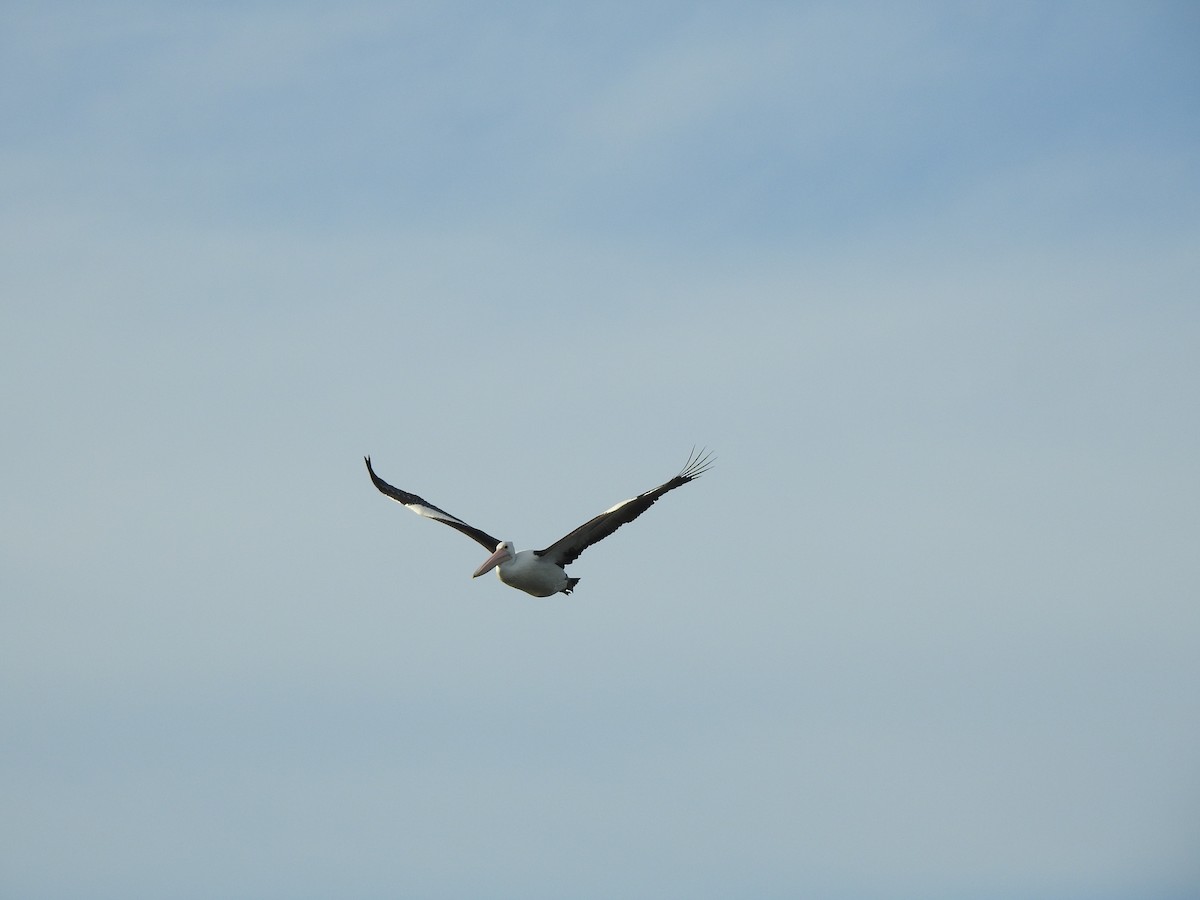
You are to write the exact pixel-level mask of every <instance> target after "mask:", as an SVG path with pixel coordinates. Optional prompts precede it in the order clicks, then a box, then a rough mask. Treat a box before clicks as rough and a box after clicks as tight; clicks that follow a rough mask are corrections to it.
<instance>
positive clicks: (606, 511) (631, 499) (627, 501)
mask: <svg viewBox="0 0 1200 900" xmlns="http://www.w3.org/2000/svg"><path fill="white" fill-rule="evenodd" d="M636 499H637V497H630V498H629V499H628V500H622V501H621V502H620V503H618V504H617V505H616V506H610V507H609V508H608V509H606V510H605V511H604V512H602V513H600V515H602V516H607V515H608V514H609V513H612V512H616V511H617V510H618V509H620V508H621V507H622V506H624V505H625V504H626V503H632V502H633V501H634V500H636Z"/></svg>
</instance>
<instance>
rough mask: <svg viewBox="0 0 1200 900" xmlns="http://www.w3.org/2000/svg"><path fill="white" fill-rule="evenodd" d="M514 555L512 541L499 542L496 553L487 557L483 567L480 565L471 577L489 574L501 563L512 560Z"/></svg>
mask: <svg viewBox="0 0 1200 900" xmlns="http://www.w3.org/2000/svg"><path fill="white" fill-rule="evenodd" d="M514 553H515V551H514V549H513V543H512V541H501V542H500V543H499V544H497V545H496V552H495V553H493V554H492V555H491V556H489V557H488V558H487V559H485V560H484V561H483V565H481V566H480V567H479V568H478V569H476V570H475V574H474V575H472V576H471V577H472V578H478V577H479V576H480V575H482V574H484V573H485V572H490V571H491V570H492V569H494V568H496V566H498V565H500V564H501V563H505V562H508V561H509V560H510V559H512V558H513V555H514Z"/></svg>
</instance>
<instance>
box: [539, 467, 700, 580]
mask: <svg viewBox="0 0 1200 900" xmlns="http://www.w3.org/2000/svg"><path fill="white" fill-rule="evenodd" d="M712 464H713V458H712V454H710V453H707V452H705V451H704V450H701V451H700V452H699V453H697V452H696V451H695V450H693V451H692V453H691V455H690V456H689V457H688V461H687V464H686V465H684V467H683V468H682V469H681V470H680V472H679V474H678V475H676V476H675V477H674V478H672V479H671V480H670V481H668V482H665V483H664V484H660V485H659V486H658V487H656V488H654V490H652V491H646V493H644V494H638V495H637V496H636V497H634V498H633V499H632V500H623V501H621V502H620V503H618V504H617V505H616V506H614V507H612V508H611V509H608V510H605V511H604V512H602V513H600V515H598V516H596V518H594V519H592V520H591V521H589V522H585V523H583V524H582V525H580V526H579V527H578V528H576V529H575V530H574V531H572V532H571V533H570V534H568V535H567V536H566V537H563V538H559V539H558V540H557V541H555V542H554V543H553V544H551V545H550V546H549V547H547V548H546V549H545V550H535V551H534V552H535V553H536V554H537V555H538V556H544V557H547V558H548V559H550V560H551V561H553V562H555V563H557V564H558V565H560V566H565V565H568V564H570V563H573V562H574V561H575V560H576V559H577V558H578V557H579V554H580V553H582V552H583V551H584V550H586V549H587V548H588V547H590V546H591V545H592V544H594V543H596V542H597V541H602V540H604V539H605V538H606V537H608V536H609V535H610V534H612V533H613V532H614V531H616V530H617V529H618V528H620V527H621V526H622V525H624V524H625V523H626V522H632V521H633V520H634V519H636V518H637V517H638V516H640V515H641V514H642V513H644V512H645V511H646V510H648V509H649V508H650V507H651V506H652V505H653V504H654V501H655V500H657V499H658V498H659V497H661V496H662V495H663V494H665V493H667V491H673V490H675V488H677V487H681V486H682V485H685V484H687V483H688V482H689V481H692V480H693V479H696V478H699V477H700V476H701V475H703V474H704V473H705V472H707V471H708V468H709V466H711V465H712Z"/></svg>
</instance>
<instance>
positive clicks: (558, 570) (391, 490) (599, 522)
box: [363, 450, 713, 597]
mask: <svg viewBox="0 0 1200 900" xmlns="http://www.w3.org/2000/svg"><path fill="white" fill-rule="evenodd" d="M363 459H364V460H365V461H366V463H367V471H368V472H369V473H370V475H371V481H372V482H374V484H375V487H377V488H378V489H379V490H380V491H381V492H382V493H384V494H386V495H387V496H388V497H391V498H392V499H393V500H395V501H397V502H399V503H403V504H404V505H405V506H407V507H408V508H409V509H411V510H412V511H413V512H415V513H416V514H417V515H419V516H425V517H426V518H429V519H434V520H435V521H438V522H441V523H442V524H444V525H449V526H450V527H451V528H453V529H455V530H456V531H461V532H462V533H463V534H465V535H466V536H467V537H469V538H471V540H473V541H476V542H478V543H480V544H482V545H483V547H484V548H485V549H486V550H487V551H488V552H489V553H491V554H492V555H491V556H489V557H488V558H487V559H485V560H484V561H483V565H481V566H480V567H479V568H478V569H476V570H475V574H474V575H473V576H471V577H472V578H478V577H479V576H480V575H483V574H484V573H485V572H489V571H491V570H492V569H495V570H496V574H497V575H498V576H499V577H500V580H501V581H503V582H504V583H505V584H507V585H508V586H509V587H514V588H517V589H518V590H522V591H524V592H525V593H527V594H532V595H533V596H535V597H551V596H553V595H554V594H558V593H563V594H569V593H571V591H573V590H574V589H575V585H577V584H579V579H578V578H571V577H570V576H568V575H567V573H566V572H565V571H564V568H565V567H566V566H568V565H570V564H571V563H573V562H575V560H576V559H578V558H579V554H580V553H582V552H583V551H584V550H586V549H587V548H588V547H590V546H591V545H592V544H594V543H596V542H597V541H602V540H604V539H605V538H606V537H608V536H609V535H610V534H612V533H613V532H614V531H616V530H617V529H618V528H620V527H621V526H622V525H624V524H625V523H626V522H632V521H633V520H634V519H636V518H637V517H638V516H640V515H641V514H642V513H644V512H645V511H646V510H648V509H649V508H650V507H651V506H652V505H653V504H654V501H656V500H657V499H658V498H659V497H661V496H662V495H663V494H665V493H667V492H668V491H673V490H675V488H677V487H682V486H683V485H685V484H687V483H688V482H689V481H692V480H694V479H696V478H699V477H700V476H701V475H703V474H704V473H705V472H707V471H708V468H709V466H711V465H712V463H713V458H712V454H710V453H707V452H706V451H704V450H701V451H700V452H699V453H697V452H696V451H695V450H693V451H692V453H691V455H689V456H688V461H687V463H686V464H685V465H684V467H683V468H682V469H681V470H680V471H679V474H678V475H676V476H675V477H674V478H672V479H671V480H670V481H665V482H663V483H662V484H660V485H659V486H658V487H656V488H654V489H653V490H649V491H646V492H645V493H644V494H638V495H637V496H636V497H634V498H632V499H631V500H622V501H621V502H620V503H618V504H617V505H616V506H613V507H610V508H609V509H606V510H605V511H604V512H602V513H600V515H598V516H596V517H595V518H594V519H591V520H589V521H587V522H584V523H583V524H582V525H580V526H579V527H578V528H576V529H575V530H574V531H572V532H571V533H570V534H568V535H566V536H565V537H561V538H559V539H558V540H557V541H555V542H554V543H553V544H551V545H550V546H549V547H547V548H545V549H544V550H521V551H520V552H517V548H516V547H515V546H514V545H513V542H512V541H502V540H498V539H497V538H494V537H492V536H491V535H490V534H488V533H487V532H486V531H482V530H480V529H478V528H476V527H475V526H474V525H468V524H467V523H466V522H464V521H463V520H462V519H460V518H458V517H457V516H452V515H450V513H448V512H446V511H445V510H444V509H439V508H438V507H436V506H434V505H433V504H432V503H430V502H429V501H428V500H423V499H421V498H420V497H418V496H417V495H416V494H410V493H409V492H408V491H402V490H400V488H398V487H393V486H392V485H390V484H388V483H387V482H386V481H384V480H383V479H382V478H380V477H379V476H378V475H376V474H375V470H374V469H373V468H372V467H371V457H369V456H365V457H363Z"/></svg>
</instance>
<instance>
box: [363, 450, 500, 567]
mask: <svg viewBox="0 0 1200 900" xmlns="http://www.w3.org/2000/svg"><path fill="white" fill-rule="evenodd" d="M363 459H364V460H365V461H366V464H367V471H368V472H370V473H371V481H372V482H374V484H375V487H377V488H379V490H380V492H381V493H383V494H386V495H387V496H389V497H391V498H392V499H393V500H395V501H396V502H397V503H402V504H404V505H405V506H407V507H408V508H409V509H411V510H412V511H413V512H415V513H416V514H417V515H418V516H424V517H425V518H427V519H433V520H434V521H435V522H441V523H442V524H443V525H449V526H450V527H451V528H453V529H454V530H455V531H461V532H462V533H463V534H465V535H466V536H467V537H469V538H470V539H471V540H473V541H476V542H478V543H480V544H482V545H483V546H484V547H485V548H486V549H487V551H488V552H489V553H491V552H492V551H493V550H495V549H496V547H497V546H498V545H499V544H500V540H499V539H498V538H494V537H492V536H491V535H490V534H488V533H487V532H486V531H482V530H480V529H478V528H476V527H475V526H474V525H468V524H467V523H466V522H464V521H463V520H462V519H460V518H458V517H457V516H452V515H450V513H448V512H446V511H445V510H444V509H439V508H438V507H436V506H434V505H433V504H432V503H430V502H429V501H428V500H422V499H421V498H420V497H418V496H417V495H416V494H410V493H409V492H408V491H402V490H400V488H398V487H393V486H392V485H390V484H388V483H387V482H386V481H384V480H383V479H382V478H380V477H379V476H378V475H376V474H375V470H374V469H373V468H371V457H369V456H364V457H363Z"/></svg>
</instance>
